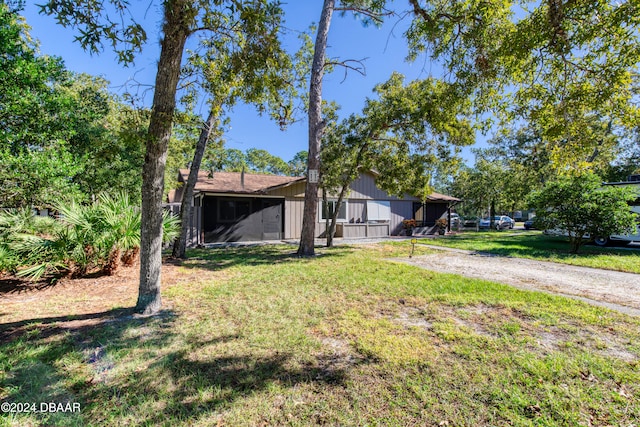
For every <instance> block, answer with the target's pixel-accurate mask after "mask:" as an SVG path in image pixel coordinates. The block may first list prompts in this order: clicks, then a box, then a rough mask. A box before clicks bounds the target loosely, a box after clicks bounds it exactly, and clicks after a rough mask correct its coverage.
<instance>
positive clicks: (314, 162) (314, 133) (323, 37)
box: [298, 0, 335, 256]
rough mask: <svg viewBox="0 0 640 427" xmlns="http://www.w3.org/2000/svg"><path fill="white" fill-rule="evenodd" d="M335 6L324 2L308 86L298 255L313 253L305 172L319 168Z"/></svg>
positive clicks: (312, 189)
mask: <svg viewBox="0 0 640 427" xmlns="http://www.w3.org/2000/svg"><path fill="white" fill-rule="evenodd" d="M334 7H335V0H324V4H323V6H322V14H321V16H320V23H319V24H318V34H317V36H316V44H315V48H314V53H313V64H312V67H311V84H310V85H309V160H308V163H307V185H306V187H305V193H304V211H303V218H302V232H301V235H300V246H299V248H298V255H301V256H313V255H314V254H315V248H314V240H315V229H316V213H317V211H318V183H317V182H311V180H310V179H309V173H308V171H310V170H316V171H318V170H319V169H320V141H321V140H322V133H323V131H324V123H323V121H322V77H323V75H324V61H325V55H326V52H327V38H328V36H329V25H330V24H331V16H332V15H333V9H334Z"/></svg>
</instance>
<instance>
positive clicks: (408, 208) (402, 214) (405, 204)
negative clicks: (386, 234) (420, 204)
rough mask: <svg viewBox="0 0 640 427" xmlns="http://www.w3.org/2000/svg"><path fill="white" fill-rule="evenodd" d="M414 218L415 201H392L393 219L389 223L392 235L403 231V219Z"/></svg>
mask: <svg viewBox="0 0 640 427" xmlns="http://www.w3.org/2000/svg"><path fill="white" fill-rule="evenodd" d="M408 218H413V202H412V201H405V200H395V201H392V202H391V221H390V223H389V227H390V232H391V235H392V236H397V235H399V234H400V233H401V232H402V220H403V219H408Z"/></svg>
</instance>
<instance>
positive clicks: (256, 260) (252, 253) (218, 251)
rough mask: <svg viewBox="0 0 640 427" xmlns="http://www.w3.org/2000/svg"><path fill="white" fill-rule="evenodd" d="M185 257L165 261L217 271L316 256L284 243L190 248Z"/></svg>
mask: <svg viewBox="0 0 640 427" xmlns="http://www.w3.org/2000/svg"><path fill="white" fill-rule="evenodd" d="M351 249H352V248H350V247H348V246H340V247H334V248H326V249H323V250H322V251H321V252H319V254H318V256H317V257H316V258H327V257H339V256H344V255H345V254H346V253H348V252H349V251H350V250H351ZM187 256H188V258H187V259H186V260H180V259H167V260H166V261H165V262H167V263H170V264H174V265H179V266H181V267H185V268H190V269H206V270H211V271H219V270H223V269H226V268H231V267H235V266H243V267H254V266H261V265H274V264H285V263H300V262H312V261H313V259H315V258H305V257H300V256H299V255H298V254H297V253H296V252H292V251H291V248H290V247H289V246H284V245H256V246H223V247H220V248H211V249H190V250H189V251H187Z"/></svg>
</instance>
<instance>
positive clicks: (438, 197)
mask: <svg viewBox="0 0 640 427" xmlns="http://www.w3.org/2000/svg"><path fill="white" fill-rule="evenodd" d="M427 200H429V201H432V202H460V201H461V200H460V199H458V198H457V197H453V196H447V195H446V194H440V193H431V194H429V195H428V196H427Z"/></svg>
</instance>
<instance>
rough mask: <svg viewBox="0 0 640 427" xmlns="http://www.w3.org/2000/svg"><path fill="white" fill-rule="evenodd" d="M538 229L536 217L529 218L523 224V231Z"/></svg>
mask: <svg viewBox="0 0 640 427" xmlns="http://www.w3.org/2000/svg"><path fill="white" fill-rule="evenodd" d="M539 228H540V227H539V226H538V221H537V220H536V217H535V216H534V217H533V218H529V219H528V220H526V221H525V222H524V229H525V230H537V229H539Z"/></svg>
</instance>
